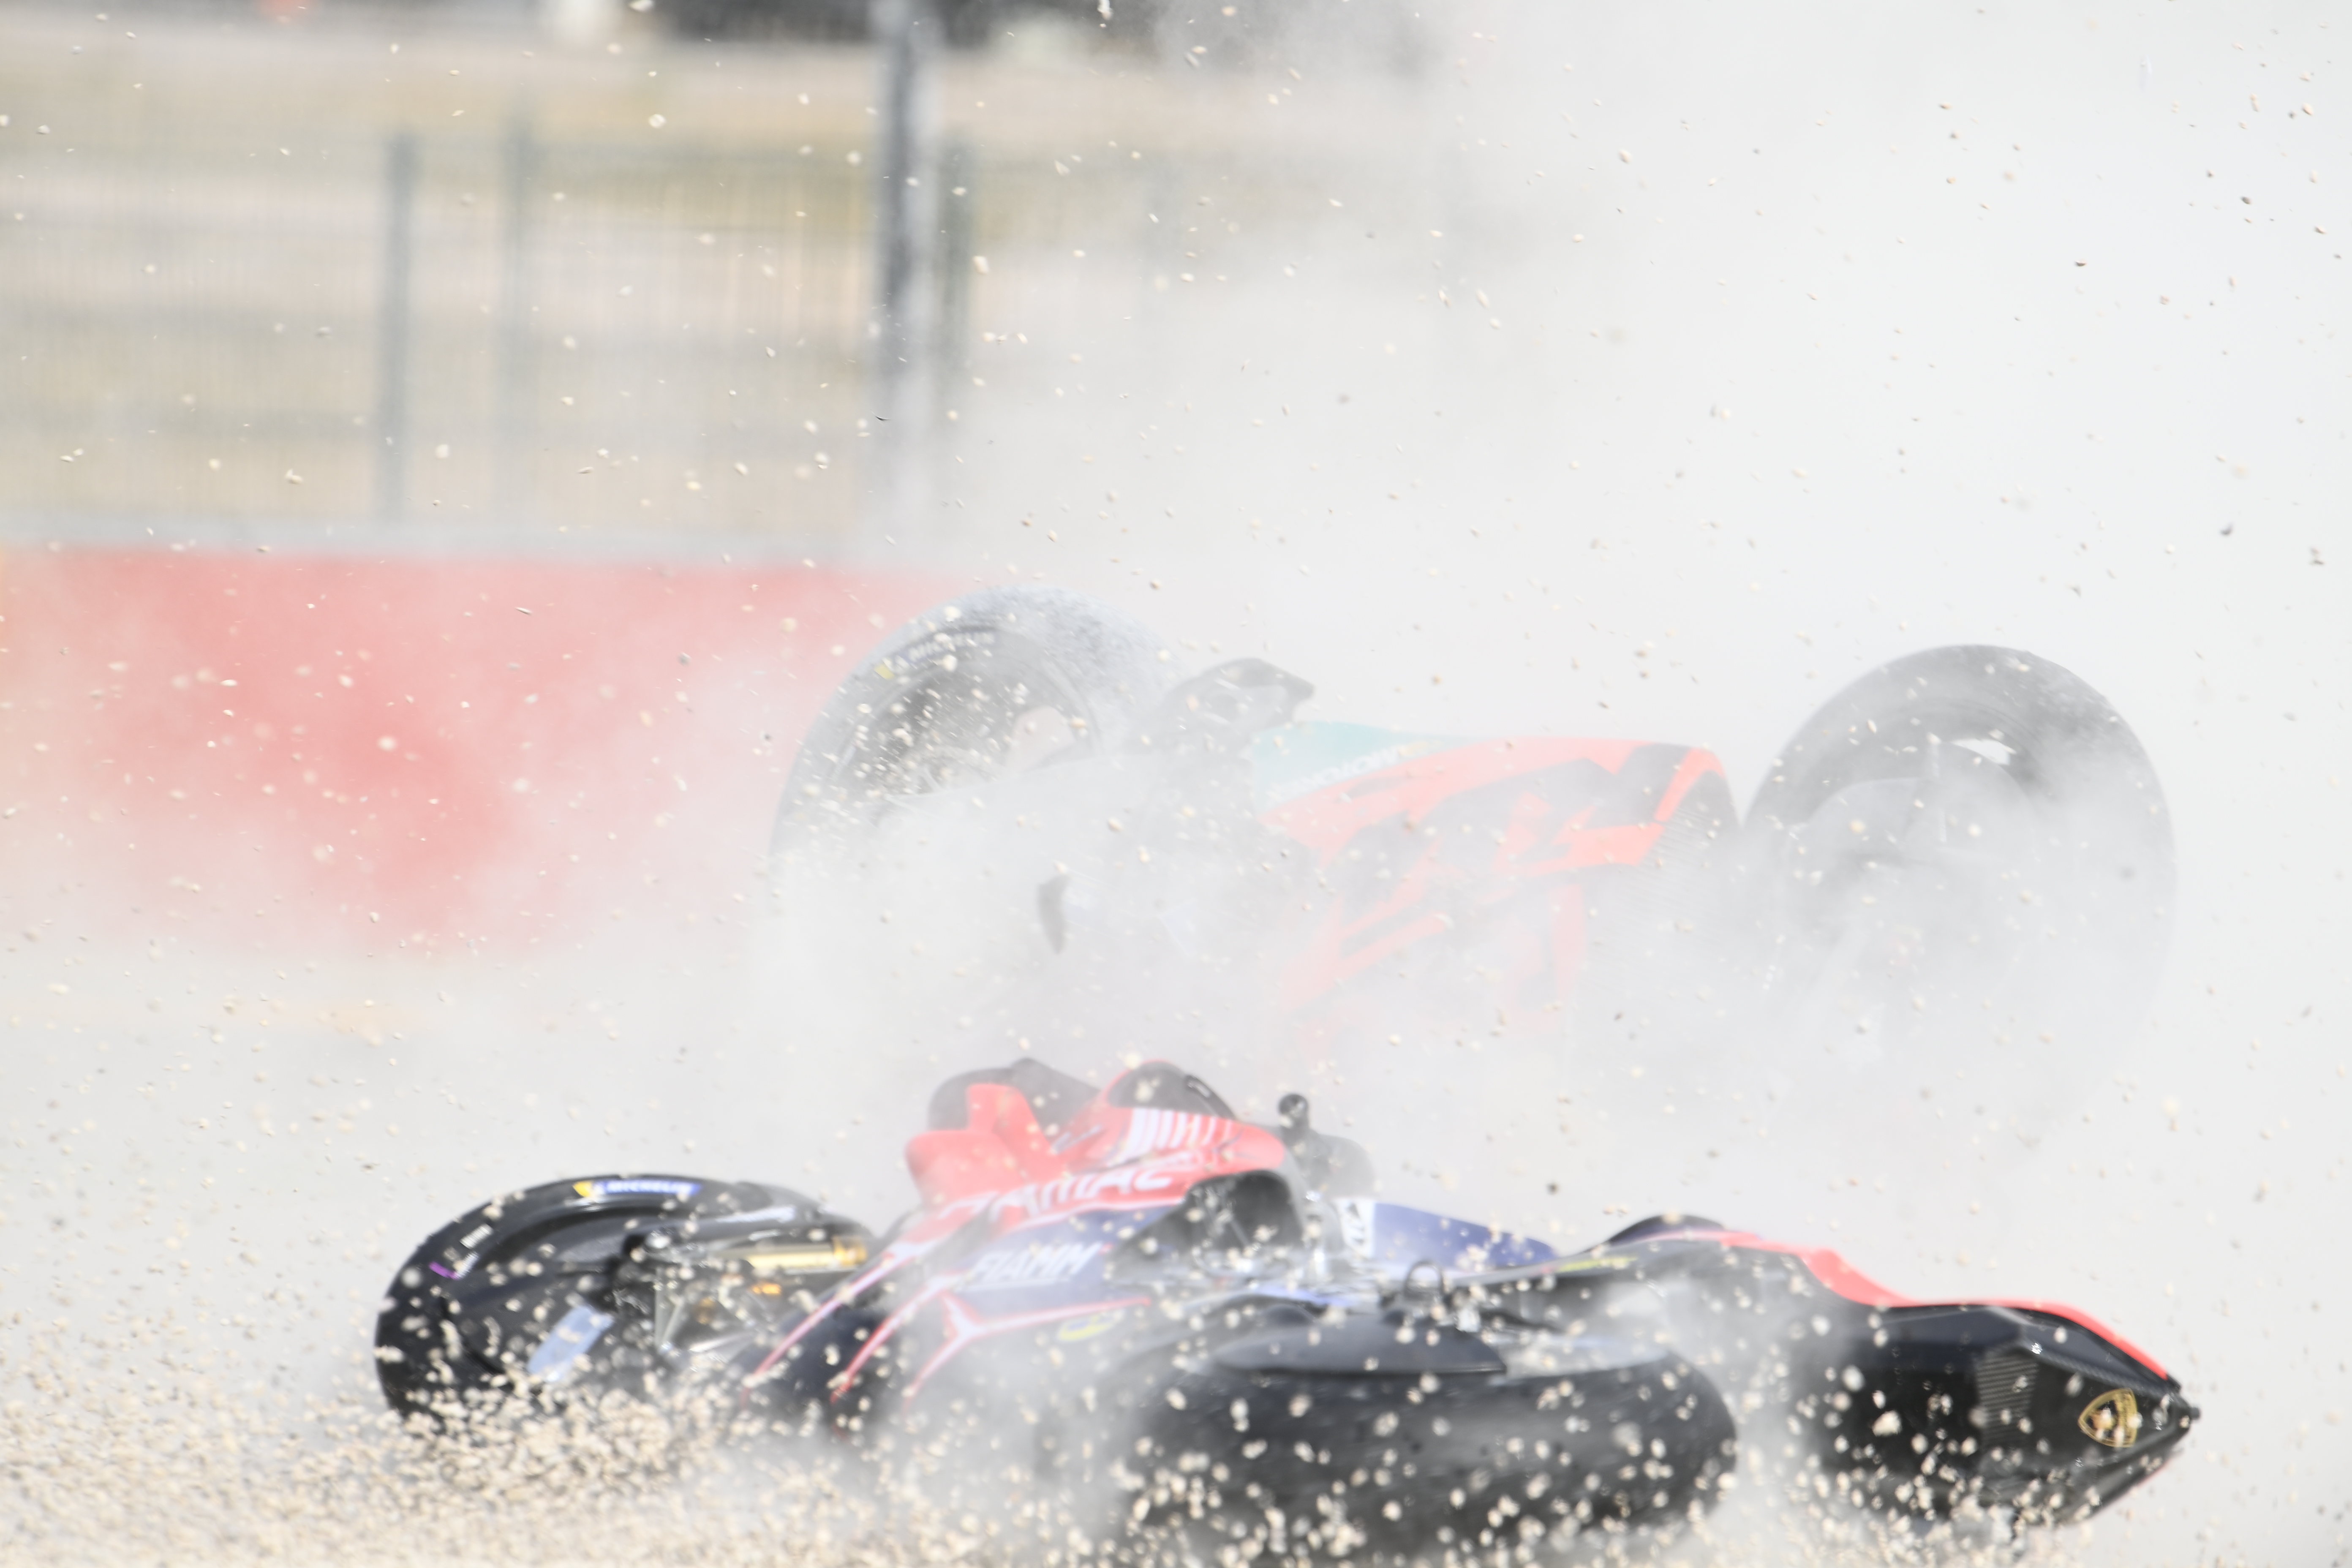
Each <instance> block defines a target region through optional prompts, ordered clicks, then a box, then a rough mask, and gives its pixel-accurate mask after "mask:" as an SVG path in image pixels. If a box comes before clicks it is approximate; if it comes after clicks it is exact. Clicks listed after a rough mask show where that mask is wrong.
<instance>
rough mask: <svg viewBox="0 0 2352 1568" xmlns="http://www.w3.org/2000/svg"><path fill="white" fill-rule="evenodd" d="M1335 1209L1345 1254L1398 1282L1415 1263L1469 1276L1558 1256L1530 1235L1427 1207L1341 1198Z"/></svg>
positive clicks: (1366, 1199) (1539, 1261)
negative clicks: (1490, 1228) (1342, 1232)
mask: <svg viewBox="0 0 2352 1568" xmlns="http://www.w3.org/2000/svg"><path fill="white" fill-rule="evenodd" d="M1339 1214H1340V1223H1341V1225H1342V1226H1344V1227H1345V1229H1346V1232H1347V1237H1346V1239H1347V1246H1348V1251H1349V1254H1350V1255H1351V1256H1353V1257H1354V1258H1356V1259H1357V1261H1358V1262H1360V1263H1361V1264H1364V1265H1365V1266H1367V1267H1369V1268H1372V1269H1374V1270H1375V1271H1377V1272H1378V1273H1380V1274H1381V1275H1383V1276H1389V1277H1394V1278H1399V1279H1401V1278H1402V1277H1403V1275H1404V1274H1405V1272H1406V1271H1407V1270H1409V1269H1411V1268H1412V1267H1413V1266H1414V1265H1415V1264H1419V1263H1433V1264H1435V1265H1436V1266H1437V1267H1438V1268H1441V1269H1443V1270H1444V1271H1445V1272H1446V1273H1448V1274H1470V1273H1476V1272H1479V1271H1481V1270H1484V1269H1488V1268H1518V1267H1519V1266H1521V1265H1522V1264H1528V1263H1541V1262H1543V1261H1545V1260H1546V1259H1547V1258H1555V1257H1558V1256H1559V1254H1557V1253H1556V1252H1554V1251H1553V1250H1552V1248H1550V1247H1547V1246H1545V1245H1544V1244H1543V1243H1542V1242H1540V1241H1538V1240H1537V1239H1536V1238H1535V1237H1531V1236H1518V1235H1515V1234H1513V1233H1512V1232H1510V1231H1497V1230H1489V1229H1487V1228H1486V1226H1483V1225H1473V1224H1471V1223H1470V1222H1469V1221H1468V1220H1465V1219H1451V1218H1448V1217H1447V1216H1446V1215H1441V1214H1432V1213H1430V1212H1429V1211H1428V1210H1427V1209H1416V1208H1407V1207H1406V1206H1405V1205H1402V1204H1384V1203H1376V1202H1374V1201H1373V1200H1371V1199H1370V1198H1343V1199H1341V1200H1339Z"/></svg>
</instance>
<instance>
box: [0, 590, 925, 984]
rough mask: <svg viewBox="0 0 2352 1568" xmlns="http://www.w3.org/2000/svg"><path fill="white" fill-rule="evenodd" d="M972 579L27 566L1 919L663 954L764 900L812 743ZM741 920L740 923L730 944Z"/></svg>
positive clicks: (269, 939)
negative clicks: (915, 629) (789, 772)
mask: <svg viewBox="0 0 2352 1568" xmlns="http://www.w3.org/2000/svg"><path fill="white" fill-rule="evenodd" d="M950 592H952V588H951V587H950V585H949V584H945V583H944V582H943V581H940V580H937V579H929V578H921V577H918V576H916V575H914V574H897V575H882V574H851V573H842V572H834V571H826V570H822V569H817V568H812V567H790V568H786V567H782V566H764V567H759V568H743V567H732V566H727V565H722V564H718V563H713V564H712V565H709V566H707V567H692V568H666V567H658V566H648V565H633V564H615V563H594V562H574V563H559V562H556V561H552V560H546V559H526V560H507V561H495V560H487V559H476V560H470V561H457V562H449V561H441V562H426V561H392V562H385V561H371V560H366V559H361V558H351V559H336V558H332V557H327V558H320V557H312V558H309V559H294V560H289V559H288V558H285V557H283V556H277V555H262V554H258V553H252V552H247V553H241V554H231V553H228V552H198V551H185V552H180V551H167V550H147V551H97V550H94V551H65V550H59V551H55V552H51V551H47V550H40V551H32V552H18V553H15V554H12V555H10V556H9V557H8V558H6V559H5V561H0V754H5V756H7V757H9V758H11V759H13V760H14V765H13V766H12V767H9V768H8V769H7V770H6V773H5V777H0V857H5V859H6V862H7V865H8V867H9V871H10V874H9V877H8V879H7V882H6V886H5V890H0V907H5V919H6V920H8V921H14V922H15V924H14V925H13V926H12V927H11V928H10V929H12V930H17V931H30V932H33V933H35V935H36V937H37V934H38V933H39V932H40V931H43V930H45V929H51V928H53V927H54V922H55V921H57V920H58V918H60V917H61V916H63V917H65V918H68V920H71V919H73V918H75V917H76V916H79V918H80V919H82V920H83V921H85V922H86V925H87V929H89V930H91V931H97V932H99V933H101V934H110V935H112V936H114V937H117V938H121V937H123V936H125V935H126V934H127V933H130V932H132V931H138V932H142V933H148V934H149V935H150V936H151V938H152V933H156V932H163V933H167V934H165V935H163V937H161V938H160V939H155V940H160V941H162V942H175V943H178V944H182V945H184V946H191V947H194V948H195V949H197V950H199V951H212V952H220V951H222V950H226V951H228V952H250V951H260V950H266V951H268V952H277V953H280V954H301V955H315V954H331V953H337V952H354V951H366V952H374V953H378V954H381V955H389V954H391V953H392V952H395V951H400V950H405V951H406V952H408V954H409V956H411V957H413V958H415V959H419V960H430V959H431V958H433V957H434V956H435V955H436V954H439V953H445V952H461V951H462V952H472V951H476V950H478V949H482V948H485V947H487V949H488V951H491V952H498V953H503V954H509V955H510V954H512V953H515V952H520V951H522V950H524V949H526V948H530V947H533V946H537V945H539V944H541V943H542V942H558V943H561V944H562V946H563V947H564V948H565V949H566V950H569V949H571V948H572V947H575V946H578V945H581V944H582V943H583V942H584V943H587V944H589V945H591V946H593V947H610V946H613V945H616V944H617V945H620V946H623V947H638V946H641V945H642V943H643V942H646V940H647V939H648V937H649V935H651V934H652V933H654V932H656V931H682V930H683V929H684V928H685V927H686V926H688V925H693V924H700V925H702V926H704V927H705V928H706V934H707V935H715V936H716V937H717V938H718V941H717V942H716V943H714V951H717V950H718V949H720V948H724V947H725V946H726V945H727V942H726V938H725V935H724V931H723V928H724V927H726V926H727V925H728V924H729V923H730V921H731V922H733V923H734V924H735V925H736V926H737V927H738V928H739V929H740V927H741V926H742V925H743V924H744V923H745V922H746V921H748V919H749V917H750V916H751V914H753V913H755V912H757V911H758V910H759V909H760V908H761V903H760V901H759V900H758V897H757V895H758V893H759V890H760V889H761V886H762V883H761V851H762V849H763V848H764V847H765V846H766V844H767V840H768V831H769V825H770V824H771V822H772V820H773V818H774V816H775V811H776V805H777V802H778V800H779V798H780V796H781V792H782V786H783V771H784V769H785V767H787V766H788V765H789V764H790V762H791V759H792V752H793V746H794V745H795V743H796V742H798V741H799V738H800V732H801V731H802V729H803V727H805V726H806V724H807V723H808V721H809V720H810V719H811V718H812V717H814V714H815V712H816V710H817V708H818V707H819V706H820V705H821V704H822V703H823V702H824V700H825V698H826V697H828V696H830V695H831V693H832V691H833V688H834V686H835V683H836V682H837V681H838V680H839V679H841V677H842V675H843V674H845V672H846V671H847V669H848V668H849V667H850V665H851V664H852V663H854V662H855V661H856V658H857V657H858V656H859V655H860V654H861V653H862V652H864V650H865V649H866V647H867V646H868V645H869V644H870V643H871V642H872V641H873V640H874V639H875V638H877V637H879V636H880V635H881V628H883V627H885V626H896V625H898V623H899V622H900V621H901V620H903V619H904V618H905V617H906V616H908V615H911V614H912V613H913V612H914V611H916V610H918V609H919V608H921V607H922V606H923V605H925V604H927V603H929V602H931V601H933V600H936V599H939V598H942V597H945V596H946V595H947V594H949V593H950ZM712 927H717V928H722V929H720V930H719V931H709V929H708V928H712Z"/></svg>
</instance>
